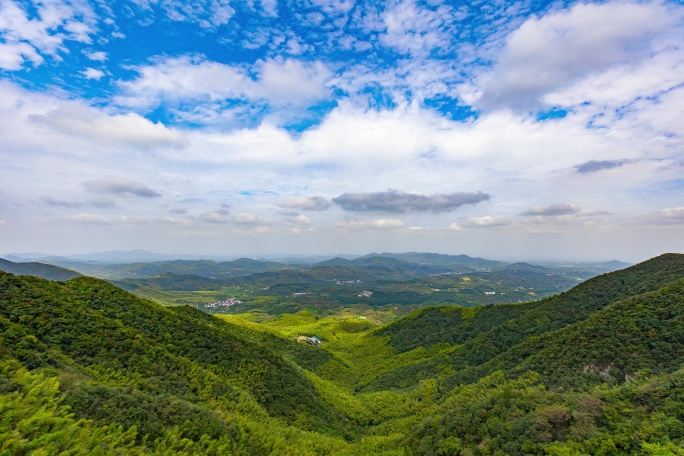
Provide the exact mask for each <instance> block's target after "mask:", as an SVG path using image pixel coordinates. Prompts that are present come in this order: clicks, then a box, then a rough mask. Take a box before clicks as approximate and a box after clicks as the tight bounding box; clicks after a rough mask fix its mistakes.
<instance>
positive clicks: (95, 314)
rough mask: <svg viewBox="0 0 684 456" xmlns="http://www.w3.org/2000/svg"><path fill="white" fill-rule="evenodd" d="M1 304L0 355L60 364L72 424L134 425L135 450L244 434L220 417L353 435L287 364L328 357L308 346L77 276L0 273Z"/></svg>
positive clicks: (32, 365) (45, 365) (35, 365)
mask: <svg viewBox="0 0 684 456" xmlns="http://www.w3.org/2000/svg"><path fill="white" fill-rule="evenodd" d="M0 303H1V306H0V331H2V334H3V335H2V339H1V340H0V341H1V342H2V344H0V358H2V359H4V360H7V361H8V362H11V360H13V359H14V360H17V361H19V362H21V363H22V365H23V366H25V367H26V368H29V369H57V370H58V372H61V373H60V374H59V375H60V376H62V377H63V378H64V380H63V381H62V382H61V383H62V386H61V395H62V400H63V401H64V403H65V404H68V405H70V406H71V407H72V411H73V413H74V414H75V416H76V417H77V418H87V419H92V420H94V423H95V424H96V425H98V426H99V425H110V424H117V425H122V426H124V429H128V428H129V427H130V426H131V425H136V426H137V427H138V434H137V438H136V442H137V443H139V444H142V443H144V442H145V441H146V440H149V443H150V445H151V446H155V445H157V443H158V442H157V443H154V442H155V441H157V440H158V439H161V440H163V439H165V438H167V437H168V436H170V435H172V434H174V433H180V435H181V436H182V437H183V438H187V439H189V440H190V441H194V442H200V441H201V439H202V436H203V435H204V434H208V435H209V436H211V437H212V438H215V439H218V440H222V439H223V440H226V439H227V440H226V441H230V442H233V444H235V445H237V444H238V443H239V438H240V437H239V434H241V433H243V432H246V429H245V427H244V426H243V428H242V429H241V430H237V429H235V428H234V427H233V426H232V425H228V424H226V423H229V422H230V421H225V420H226V419H227V418H228V417H229V416H233V417H234V419H236V420H238V422H239V421H240V420H242V421H245V420H246V419H245V418H244V417H245V416H246V417H247V418H248V419H247V421H254V422H256V423H268V422H270V421H271V420H275V421H274V423H282V424H281V425H279V426H280V427H282V426H283V424H284V423H289V425H290V426H293V427H294V428H293V429H302V430H311V431H321V432H325V433H327V434H330V435H334V436H343V435H346V434H347V433H349V432H351V430H352V429H353V427H349V425H348V420H347V418H346V417H345V415H344V414H342V413H340V412H338V411H337V410H335V409H332V408H330V407H329V406H327V405H326V404H324V403H323V401H322V400H321V398H320V396H319V395H318V393H317V391H316V389H315V387H314V386H313V384H312V383H311V381H310V380H308V379H307V377H306V376H305V375H303V373H302V372H301V369H300V368H299V367H297V366H296V364H294V363H295V362H297V360H301V361H302V362H301V364H303V365H307V366H308V367H309V368H315V367H316V365H317V364H321V363H324V362H326V361H327V360H328V359H329V357H330V355H328V354H326V353H325V352H322V351H321V350H319V349H317V347H310V346H304V345H298V344H297V343H296V342H294V341H289V340H286V339H280V338H278V339H277V340H274V336H268V335H263V334H255V333H253V331H250V330H248V329H246V328H243V327H236V326H234V325H231V324H229V323H225V322H222V321H220V320H217V319H215V318H213V317H211V316H208V315H206V314H203V313H201V312H199V311H196V310H194V309H192V308H188V307H183V308H163V307H161V306H159V305H156V304H153V303H150V302H148V301H144V300H141V299H138V298H136V297H134V296H133V295H130V294H129V293H127V292H125V291H123V290H121V289H118V288H116V287H114V286H112V285H110V284H108V283H106V282H103V281H100V280H97V279H92V278H86V277H81V278H77V279H74V280H71V281H69V282H66V283H64V284H61V283H56V282H48V281H44V280H41V279H34V278H28V277H14V276H12V275H8V274H1V273H0ZM265 338H266V339H269V343H270V346H269V344H267V343H264V339H265ZM280 346H282V347H283V348H282V349H281V348H280ZM286 358H288V359H289V361H288V359H286ZM192 417H194V418H192ZM240 417H243V418H240ZM188 419H191V421H190V422H186V421H187V420H188ZM252 425H253V423H252ZM176 426H180V428H179V429H176V428H175V427H176ZM245 426H247V424H245ZM174 429H175V430H174ZM169 433H171V434H169ZM145 435H147V436H148V437H145ZM236 435H237V438H238V441H237V442H236V441H234V440H235V439H234V437H235V436H236ZM323 440H325V439H323ZM249 453H250V452H249V451H248V452H247V454H249ZM258 453H264V451H261V450H260V451H258Z"/></svg>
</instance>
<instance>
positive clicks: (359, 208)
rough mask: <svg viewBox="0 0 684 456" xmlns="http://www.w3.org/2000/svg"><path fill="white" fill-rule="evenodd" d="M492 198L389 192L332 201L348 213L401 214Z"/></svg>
mask: <svg viewBox="0 0 684 456" xmlns="http://www.w3.org/2000/svg"><path fill="white" fill-rule="evenodd" d="M491 197H492V196H491V195H488V194H486V193H483V192H477V193H466V192H458V193H450V194H437V195H423V194H419V193H405V192H400V191H398V190H388V191H386V192H373V193H343V194H342V195H340V196H337V197H335V198H333V199H332V202H333V203H335V204H337V205H339V206H340V207H342V209H344V210H346V211H352V212H385V213H390V214H401V213H407V212H449V211H453V210H455V209H457V208H459V207H461V206H463V205H465V204H477V203H480V202H482V201H487V200H489V199H490V198H491Z"/></svg>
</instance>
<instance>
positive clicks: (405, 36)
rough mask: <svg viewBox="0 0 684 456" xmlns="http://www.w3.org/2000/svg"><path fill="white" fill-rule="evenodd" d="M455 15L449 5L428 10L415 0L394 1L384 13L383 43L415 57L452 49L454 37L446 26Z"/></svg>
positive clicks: (381, 37)
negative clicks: (452, 38)
mask: <svg viewBox="0 0 684 456" xmlns="http://www.w3.org/2000/svg"><path fill="white" fill-rule="evenodd" d="M451 14H452V9H451V8H449V7H448V6H446V5H440V6H438V7H437V8H436V9H428V8H425V7H422V8H421V7H419V6H418V5H417V3H416V2H415V1H414V0H402V1H399V2H390V3H389V7H388V8H387V10H386V11H385V12H384V13H383V14H382V20H383V22H384V27H385V33H384V34H382V35H381V36H380V40H381V41H382V43H383V44H385V45H386V46H389V47H394V48H396V49H397V50H399V51H401V52H404V53H407V54H414V55H425V54H427V53H429V52H430V51H432V50H434V49H438V48H448V47H450V44H451V36H450V34H449V33H448V32H447V31H445V30H443V27H444V25H445V22H446V21H448V20H449V19H450V18H451Z"/></svg>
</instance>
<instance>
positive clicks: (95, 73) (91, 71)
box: [82, 68, 105, 81]
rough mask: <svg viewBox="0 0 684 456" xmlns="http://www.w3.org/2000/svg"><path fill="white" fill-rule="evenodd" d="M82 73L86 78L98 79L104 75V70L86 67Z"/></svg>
mask: <svg viewBox="0 0 684 456" xmlns="http://www.w3.org/2000/svg"><path fill="white" fill-rule="evenodd" d="M82 74H83V76H85V77H86V79H95V80H96V81H99V80H100V79H102V77H103V76H104V75H105V73H104V71H102V70H97V69H95V68H86V69H85V70H84V71H83V72H82Z"/></svg>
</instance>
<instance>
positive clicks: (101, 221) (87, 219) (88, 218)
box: [64, 213, 110, 225]
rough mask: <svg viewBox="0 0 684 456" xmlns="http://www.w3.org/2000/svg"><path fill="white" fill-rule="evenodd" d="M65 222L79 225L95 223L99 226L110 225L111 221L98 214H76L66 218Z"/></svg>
mask: <svg viewBox="0 0 684 456" xmlns="http://www.w3.org/2000/svg"><path fill="white" fill-rule="evenodd" d="M64 220H66V221H68V222H78V223H94V224H98V225H105V224H108V223H109V222H110V221H109V219H108V218H107V217H104V216H102V215H96V214H84V213H80V214H74V215H68V216H66V217H64Z"/></svg>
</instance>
